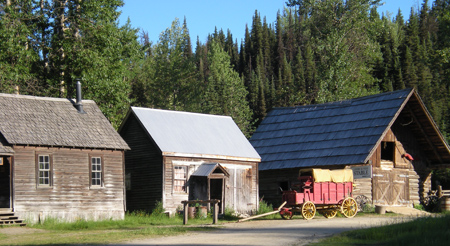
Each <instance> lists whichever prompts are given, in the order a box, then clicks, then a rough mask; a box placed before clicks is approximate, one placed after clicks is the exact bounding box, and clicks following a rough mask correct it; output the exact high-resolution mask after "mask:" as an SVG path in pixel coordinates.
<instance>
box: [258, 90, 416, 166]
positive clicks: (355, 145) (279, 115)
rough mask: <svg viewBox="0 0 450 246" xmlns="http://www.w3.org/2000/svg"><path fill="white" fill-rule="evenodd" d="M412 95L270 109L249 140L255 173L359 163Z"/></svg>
mask: <svg viewBox="0 0 450 246" xmlns="http://www.w3.org/2000/svg"><path fill="white" fill-rule="evenodd" d="M412 93H413V90H412V89H405V90H400V91H395V92H389V93H383V94H378V95H373V96H367V97H361V98H356V99H351V100H346V101H339V102H333V103H326V104H320V105H308V106H299V107H288V108H276V109H273V110H272V111H270V112H269V113H268V114H267V116H266V117H265V118H264V120H263V121H262V122H261V124H260V126H259V127H258V129H257V130H256V132H255V133H254V134H253V136H252V138H251V139H250V142H251V143H252V145H253V146H254V147H255V149H256V150H257V151H258V153H259V154H260V155H261V158H262V160H261V163H260V165H259V170H270V169H284V168H297V167H315V166H328V165H347V164H361V163H365V162H366V161H367V159H368V158H369V157H370V156H369V155H370V154H371V151H372V150H373V149H374V148H375V146H376V145H377V143H378V141H379V139H380V138H381V136H382V135H383V133H384V132H385V131H386V130H387V129H388V127H389V126H390V125H391V124H392V122H393V120H394V119H395V117H396V115H398V113H399V112H400V110H401V108H402V107H403V106H404V103H405V102H406V100H407V99H408V98H409V97H410V96H411V94H412Z"/></svg>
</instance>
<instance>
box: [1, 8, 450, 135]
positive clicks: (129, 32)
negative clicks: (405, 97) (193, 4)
mask: <svg viewBox="0 0 450 246" xmlns="http://www.w3.org/2000/svg"><path fill="white" fill-rule="evenodd" d="M122 4H123V2H122V1H121V0H115V1H107V0H95V1H93V0H91V1H86V0H85V1H82V0H53V1H48V0H21V1H19V0H6V1H2V3H0V82H1V84H0V91H1V92H7V93H14V92H15V91H16V90H17V89H18V88H19V89H18V90H20V91H21V93H23V94H35V95H44V96H57V97H73V81H74V79H75V78H78V77H79V78H82V79H83V81H84V88H83V89H84V90H85V98H89V99H93V100H95V101H96V102H97V103H98V104H99V105H100V108H101V109H102V110H103V112H104V113H105V115H106V116H107V117H108V118H109V119H110V120H111V122H113V124H114V125H115V126H116V127H117V126H118V125H119V124H120V122H121V119H122V117H123V116H124V113H125V112H126V110H127V108H128V106H129V105H136V106H145V107H153V108H163V109H171V110H184V111H191V112H203V113H212V114H224V115H230V116H232V117H233V118H234V119H235V121H236V122H237V124H238V125H239V127H240V128H241V129H242V130H243V132H244V133H245V134H246V135H247V136H250V135H251V133H252V131H253V130H254V129H255V127H256V126H257V125H258V123H259V122H260V121H261V120H262V119H263V118H264V116H265V115H266V114H267V112H268V111H269V110H270V109H271V108H273V107H284V106H294V105H304V104H315V103H323V102H328V101H336V100H343V99H348V98H355V97H359V96H365V95H370V94H375V93H380V92H386V91H392V90H398V89H403V88H406V87H415V88H416V89H417V90H418V92H419V94H420V95H421V97H422V99H423V100H424V102H425V104H426V106H427V108H428V110H429V111H430V113H431V114H432V116H433V117H434V119H435V121H436V122H437V124H438V125H439V127H440V129H441V130H442V131H443V132H444V133H445V134H446V133H448V132H450V129H449V128H450V124H449V122H450V115H449V113H448V112H449V110H448V109H449V106H450V105H449V82H448V79H449V78H450V77H449V76H450V41H449V40H450V37H449V36H450V30H449V29H450V0H435V1H434V3H433V5H432V6H429V3H428V0H424V1H423V3H422V5H421V7H419V8H418V9H411V12H410V15H409V18H408V19H405V18H404V17H403V14H402V13H401V12H400V11H399V12H398V13H396V14H395V16H390V15H387V14H382V15H380V13H378V12H377V6H378V4H379V0H328V1H320V0H308V1H306V0H289V1H288V2H287V5H286V8H285V9H283V10H281V11H279V12H278V14H277V19H276V21H275V22H274V23H268V22H267V20H266V18H265V17H262V16H260V14H259V13H258V11H255V13H254V15H253V21H252V23H251V24H249V25H248V26H245V27H243V31H245V37H244V39H243V40H239V41H238V40H235V39H234V38H233V35H232V34H231V32H230V31H227V32H226V33H225V32H224V31H223V30H217V29H216V30H214V31H213V32H212V33H211V34H210V35H209V36H208V37H207V39H206V41H205V42H204V43H203V42H201V41H200V39H199V38H198V37H197V40H196V44H195V46H196V48H195V51H194V50H193V47H192V46H193V45H192V43H191V37H190V35H189V29H188V24H187V21H186V20H184V21H183V23H181V22H180V21H179V20H174V22H173V24H172V26H171V27H169V28H167V29H166V30H165V31H164V32H162V34H161V36H160V39H159V40H158V41H157V42H156V43H154V44H153V43H151V42H150V41H149V39H148V35H147V33H145V32H144V31H141V33H140V34H138V31H137V30H136V29H133V28H131V27H130V23H127V24H126V25H124V26H118V24H117V18H118V15H119V12H118V11H117V8H118V7H120V6H122ZM274 11H277V10H274Z"/></svg>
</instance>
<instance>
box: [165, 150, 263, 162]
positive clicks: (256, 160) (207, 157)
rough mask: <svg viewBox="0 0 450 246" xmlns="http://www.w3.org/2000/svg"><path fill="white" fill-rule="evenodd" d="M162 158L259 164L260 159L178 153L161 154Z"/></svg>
mask: <svg viewBox="0 0 450 246" xmlns="http://www.w3.org/2000/svg"><path fill="white" fill-rule="evenodd" d="M162 155H163V156H171V157H189V158H204V159H221V160H234V161H247V162H261V158H254V157H238V156H227V155H213V154H192V153H178V152H167V151H163V152H162Z"/></svg>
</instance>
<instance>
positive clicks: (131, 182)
mask: <svg viewBox="0 0 450 246" xmlns="http://www.w3.org/2000/svg"><path fill="white" fill-rule="evenodd" d="M119 133H120V135H121V136H122V138H123V139H124V140H125V141H126V142H127V143H128V145H129V146H130V148H131V150H130V151H128V152H127V153H126V155H125V163H126V165H125V173H126V190H127V209H128V210H130V211H136V210H143V211H148V212H150V211H152V210H153V209H154V207H155V204H156V203H157V202H161V203H162V204H163V207H164V209H165V210H166V211H167V212H168V213H173V212H175V211H176V210H177V208H181V206H182V203H181V202H182V201H184V200H210V199H218V200H220V201H221V202H220V203H219V212H220V213H222V212H223V211H224V209H225V208H227V207H228V208H230V209H233V210H234V211H236V212H240V213H250V212H251V211H254V210H256V209H257V207H258V202H259V200H258V163H259V162H260V160H261V159H260V157H259V155H258V153H257V152H256V151H255V149H254V148H253V147H252V145H251V144H250V143H249V141H248V139H247V138H246V137H245V136H244V134H243V133H242V132H241V131H240V129H239V128H238V126H237V125H236V124H235V122H234V121H233V119H232V118H231V117H228V116H217V115H207V114H198V113H188V112H180V111H169V110H159V109H150V108H140V107H131V109H130V110H129V112H128V114H127V116H126V118H125V120H124V122H123V123H122V125H121V127H120V128H119Z"/></svg>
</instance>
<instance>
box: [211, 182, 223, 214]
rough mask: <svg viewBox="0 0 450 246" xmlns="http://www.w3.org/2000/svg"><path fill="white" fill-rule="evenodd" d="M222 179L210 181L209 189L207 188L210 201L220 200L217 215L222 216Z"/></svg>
mask: <svg viewBox="0 0 450 246" xmlns="http://www.w3.org/2000/svg"><path fill="white" fill-rule="evenodd" d="M223 181H224V179H223V178H220V179H210V181H209V182H210V183H209V185H210V187H209V189H210V190H209V195H210V199H218V200H220V202H219V204H218V205H219V214H222V213H223V212H224V207H223V204H225V202H224V200H223V199H224V197H225V196H224V194H223V192H224V185H223V184H224V182H223Z"/></svg>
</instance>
